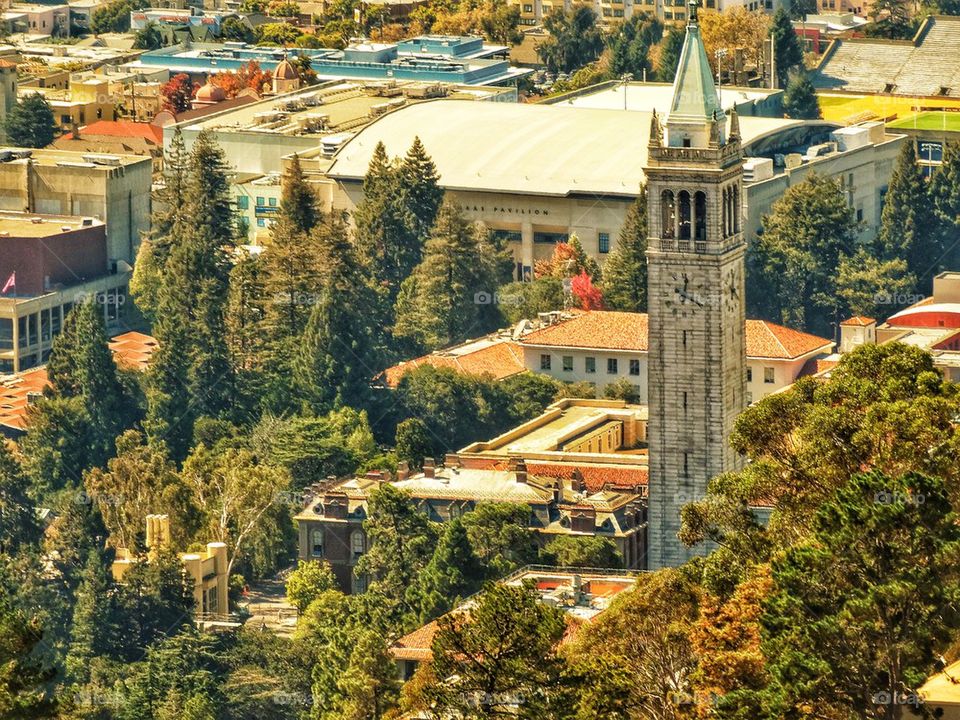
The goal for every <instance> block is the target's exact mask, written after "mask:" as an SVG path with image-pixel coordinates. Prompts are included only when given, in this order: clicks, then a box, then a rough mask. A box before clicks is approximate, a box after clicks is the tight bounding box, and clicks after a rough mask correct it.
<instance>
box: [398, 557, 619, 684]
mask: <svg viewBox="0 0 960 720" xmlns="http://www.w3.org/2000/svg"><path fill="white" fill-rule="evenodd" d="M636 581H637V575H636V573H629V572H622V571H616V570H611V571H604V570H598V569H588V568H551V567H543V566H533V567H525V568H521V569H520V570H518V571H517V572H515V573H513V574H511V575H510V576H508V577H506V578H504V579H503V580H501V581H500V583H501V584H504V585H515V586H516V585H529V586H532V587H533V588H534V589H535V590H536V591H537V593H539V595H540V601H541V602H543V603H545V604H548V605H551V606H552V607H556V608H560V609H561V610H563V611H564V612H565V613H566V614H567V625H568V628H569V630H568V633H567V634H566V635H565V637H564V640H563V642H569V641H570V639H571V638H572V637H574V636H575V635H576V633H577V631H578V630H579V628H580V627H582V626H583V625H584V624H585V623H589V622H592V621H593V620H595V619H596V618H597V616H599V615H600V614H601V613H603V612H604V611H605V610H606V609H607V608H608V607H610V603H611V602H613V600H614V599H615V598H616V597H617V596H618V595H620V593H623V592H627V591H629V590H630V589H631V588H632V587H633V586H634V585H635V584H636ZM475 603H476V596H474V597H472V598H467V600H465V601H464V602H463V603H461V604H460V605H459V606H458V607H457V608H456V609H454V610H453V611H452V612H453V613H461V614H463V613H466V614H467V615H469V613H470V609H471V607H473V606H474V604H475ZM438 629H439V625H438V624H437V621H436V620H434V621H432V622H429V623H427V624H426V625H424V626H422V627H420V628H417V629H416V630H414V631H413V632H410V633H407V634H406V635H404V636H403V637H401V638H399V639H398V640H396V641H395V642H394V643H393V644H392V645H391V646H390V648H389V653H390V655H391V656H392V657H393V659H394V660H396V662H397V666H398V667H399V670H400V677H401V678H403V679H404V680H409V679H410V677H411V676H412V675H413V673H414V672H416V669H417V667H418V666H419V665H420V663H421V662H429V661H430V660H431V659H432V658H433V650H432V648H431V646H432V644H433V638H434V636H435V635H436V633H437V630H438Z"/></svg>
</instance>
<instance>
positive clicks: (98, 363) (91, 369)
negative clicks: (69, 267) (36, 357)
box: [47, 299, 128, 465]
mask: <svg viewBox="0 0 960 720" xmlns="http://www.w3.org/2000/svg"><path fill="white" fill-rule="evenodd" d="M47 375H48V377H49V379H50V386H49V393H50V394H51V395H53V396H54V397H63V398H69V397H81V398H83V403H84V406H85V408H86V411H87V413H88V416H89V421H90V431H91V433H90V439H91V444H92V447H91V452H92V455H91V459H92V460H93V462H94V464H97V465H99V464H101V463H103V462H104V461H105V460H106V459H107V457H109V456H110V455H111V454H112V452H113V447H114V439H115V438H116V436H117V434H118V433H119V432H120V430H121V429H122V428H123V426H124V424H125V421H126V420H127V419H128V418H127V415H128V408H127V404H128V403H127V400H126V398H125V397H124V392H123V386H122V385H121V384H120V380H119V379H118V376H117V365H116V363H115V362H114V360H113V354H112V353H111V352H110V348H109V346H108V340H107V331H106V328H105V327H104V321H103V306H102V305H101V304H100V303H99V302H97V301H96V300H93V299H87V300H84V301H83V302H81V303H79V304H78V305H76V306H75V307H74V308H73V310H71V311H70V313H69V314H68V315H67V318H66V320H65V321H64V325H63V331H62V332H61V333H60V335H58V336H57V338H56V339H55V340H54V342H53V349H52V350H51V352H50V359H49V361H48V364H47Z"/></svg>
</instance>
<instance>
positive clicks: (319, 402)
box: [293, 218, 380, 413]
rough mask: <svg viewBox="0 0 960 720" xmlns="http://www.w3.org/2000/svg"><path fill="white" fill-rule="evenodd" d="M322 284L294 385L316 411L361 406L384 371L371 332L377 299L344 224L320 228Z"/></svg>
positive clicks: (297, 360) (317, 239) (316, 238)
mask: <svg viewBox="0 0 960 720" xmlns="http://www.w3.org/2000/svg"><path fill="white" fill-rule="evenodd" d="M313 241H314V242H315V243H316V244H317V245H318V246H319V247H320V248H321V250H322V257H321V265H320V266H321V269H322V285H321V286H320V289H319V292H318V293H317V295H316V300H315V302H314V304H313V306H312V309H311V311H310V319H309V320H308V321H307V326H306V329H305V330H304V332H303V336H302V338H301V339H300V341H299V347H298V348H297V355H296V358H295V360H294V376H293V386H294V387H295V388H296V389H297V390H298V391H299V393H300V397H301V398H302V400H303V401H304V402H305V403H306V404H307V405H308V406H309V407H311V408H313V410H314V411H315V412H317V413H322V412H325V411H327V410H331V409H333V408H336V407H339V406H341V405H351V406H355V407H356V406H362V405H363V404H364V403H365V402H366V399H367V394H368V390H369V385H370V380H371V379H372V378H373V377H374V376H375V375H376V373H377V371H378V370H379V369H380V368H379V367H378V363H377V361H376V359H375V357H374V356H373V353H372V350H373V341H372V334H371V330H370V327H371V325H370V323H371V318H372V317H374V315H373V313H372V312H371V309H372V308H373V307H374V305H375V301H374V298H373V295H372V293H371V292H370V290H369V288H368V286H367V285H366V284H365V282H364V277H363V271H362V269H361V266H360V262H359V260H358V259H357V257H356V254H355V251H354V248H353V246H352V245H351V243H350V241H349V239H348V234H347V228H346V225H345V223H343V222H341V221H340V220H334V219H332V218H331V219H330V221H329V222H326V223H324V224H323V225H322V226H320V227H319V228H317V229H316V230H315V231H314V234H313Z"/></svg>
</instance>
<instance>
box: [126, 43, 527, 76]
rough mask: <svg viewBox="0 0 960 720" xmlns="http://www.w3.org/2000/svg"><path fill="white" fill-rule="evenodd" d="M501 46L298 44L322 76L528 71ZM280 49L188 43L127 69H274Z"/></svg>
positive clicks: (198, 71) (142, 59)
mask: <svg viewBox="0 0 960 720" xmlns="http://www.w3.org/2000/svg"><path fill="white" fill-rule="evenodd" d="M505 51H506V48H505V47H503V46H499V45H498V46H493V47H487V48H484V47H483V41H482V40H481V39H479V38H455V37H438V36H424V37H420V38H412V39H410V40H405V41H403V42H400V43H377V42H371V41H363V42H356V43H353V44H351V45H348V46H347V47H345V48H344V49H343V50H336V49H331V48H319V49H313V48H299V49H298V50H297V52H298V53H300V54H302V55H305V56H306V57H307V58H308V59H309V60H310V68H311V69H312V70H313V71H314V72H315V73H316V74H317V77H319V78H320V79H322V80H348V79H352V80H372V81H376V80H381V81H382V80H413V81H420V82H428V83H438V82H439V83H446V84H452V85H504V84H516V81H517V80H518V79H520V78H521V77H524V76H525V75H528V74H529V73H530V72H532V71H531V70H529V69H524V68H515V67H511V66H510V63H509V62H507V61H506V60H498V59H492V58H491V57H489V56H490V55H494V54H498V53H503V52H505ZM286 55H287V51H286V50H285V49H283V48H269V47H260V46H253V45H245V44H243V43H238V42H228V43H223V44H222V45H221V44H214V43H193V42H186V43H181V44H179V45H173V46H170V47H165V48H161V49H159V50H151V51H149V52H145V53H143V55H141V56H140V57H139V58H138V59H137V60H135V61H133V62H132V63H130V64H129V65H128V66H127V67H128V68H141V67H158V66H159V67H165V68H167V69H168V70H169V71H170V72H171V73H180V72H185V73H190V74H201V73H202V74H211V73H216V72H220V71H222V70H238V69H239V68H240V67H242V66H244V65H246V64H247V63H249V62H250V61H251V60H253V61H256V62H258V63H259V64H260V67H261V68H263V69H264V70H270V71H273V70H275V69H276V67H277V65H279V64H280V62H281V61H282V60H283V59H284V58H285V57H286Z"/></svg>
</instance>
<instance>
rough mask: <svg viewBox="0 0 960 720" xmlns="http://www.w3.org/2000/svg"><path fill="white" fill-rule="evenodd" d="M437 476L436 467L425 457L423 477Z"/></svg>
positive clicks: (431, 459) (431, 460)
mask: <svg viewBox="0 0 960 720" xmlns="http://www.w3.org/2000/svg"><path fill="white" fill-rule="evenodd" d="M436 475H437V466H436V465H435V464H434V462H433V458H432V457H425V458H424V459H423V476H424V477H426V478H432V477H436Z"/></svg>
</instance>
